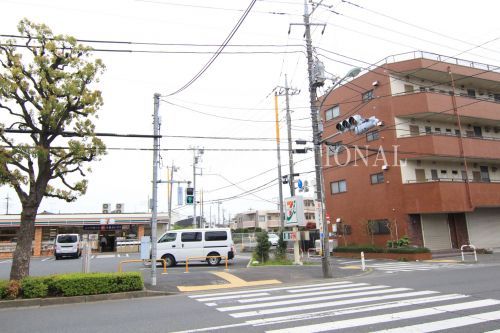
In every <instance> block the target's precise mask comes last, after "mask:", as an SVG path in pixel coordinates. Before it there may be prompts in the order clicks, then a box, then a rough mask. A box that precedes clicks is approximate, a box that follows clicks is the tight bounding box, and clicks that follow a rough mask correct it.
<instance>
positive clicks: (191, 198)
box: [186, 187, 194, 205]
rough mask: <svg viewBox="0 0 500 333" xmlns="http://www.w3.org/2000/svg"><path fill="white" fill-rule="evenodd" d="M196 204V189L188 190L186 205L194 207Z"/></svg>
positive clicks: (189, 188) (188, 188)
mask: <svg viewBox="0 0 500 333" xmlns="http://www.w3.org/2000/svg"><path fill="white" fill-rule="evenodd" d="M193 203H194V188H192V187H187V188H186V205H192V204H193Z"/></svg>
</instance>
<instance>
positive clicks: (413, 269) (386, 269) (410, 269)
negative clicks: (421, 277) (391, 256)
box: [375, 268, 431, 272]
mask: <svg viewBox="0 0 500 333" xmlns="http://www.w3.org/2000/svg"><path fill="white" fill-rule="evenodd" d="M375 269H376V270H378V271H392V272H413V271H430V270H431V269H430V268H401V269H400V268H375Z"/></svg>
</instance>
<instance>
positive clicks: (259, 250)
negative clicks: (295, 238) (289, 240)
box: [253, 232, 271, 262]
mask: <svg viewBox="0 0 500 333" xmlns="http://www.w3.org/2000/svg"><path fill="white" fill-rule="evenodd" d="M270 248H271V244H269V238H268V237H267V232H262V233H260V234H259V235H258V236H257V245H256V246H255V250H254V253H253V254H254V258H255V259H256V260H259V261H261V262H266V261H268V260H269V249H270Z"/></svg>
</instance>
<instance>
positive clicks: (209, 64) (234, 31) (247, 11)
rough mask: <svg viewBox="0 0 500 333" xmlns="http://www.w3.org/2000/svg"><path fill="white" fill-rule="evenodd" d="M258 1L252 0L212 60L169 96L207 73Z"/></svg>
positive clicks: (182, 89)
mask: <svg viewBox="0 0 500 333" xmlns="http://www.w3.org/2000/svg"><path fill="white" fill-rule="evenodd" d="M256 1H257V0H252V1H251V2H250V4H249V5H248V8H247V9H246V10H245V12H244V13H243V15H242V16H241V17H240V19H239V20H238V22H237V23H236V25H235V26H234V28H233V29H232V30H231V32H230V33H229V35H228V36H227V37H226V39H225V40H224V42H222V44H221V45H220V47H219V48H218V49H217V51H216V53H215V54H214V55H213V56H212V57H211V58H210V60H208V62H207V63H206V64H205V65H204V66H203V67H202V68H201V70H200V71H199V72H198V73H197V74H196V75H195V76H193V78H191V80H189V81H188V82H187V83H186V84H184V85H183V86H182V87H181V88H179V89H177V90H176V91H174V92H173V93H170V94H168V96H172V95H176V94H178V93H180V92H181V91H184V90H185V89H187V88H188V87H189V86H191V85H192V84H193V83H194V82H195V81H196V80H198V79H199V78H200V76H202V75H203V73H205V72H206V71H207V69H208V68H209V67H210V66H211V65H212V63H213V62H214V61H215V59H217V58H218V57H219V55H220V54H221V52H222V50H224V48H225V47H226V45H227V44H229V42H230V41H231V39H232V38H233V36H234V35H235V34H236V31H238V29H239V27H240V26H241V25H242V24H243V21H244V20H245V18H246V17H247V16H248V14H249V13H250V10H251V9H252V7H253V6H254V5H255V2H256Z"/></svg>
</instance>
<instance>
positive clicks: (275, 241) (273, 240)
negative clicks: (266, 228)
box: [267, 234, 280, 246]
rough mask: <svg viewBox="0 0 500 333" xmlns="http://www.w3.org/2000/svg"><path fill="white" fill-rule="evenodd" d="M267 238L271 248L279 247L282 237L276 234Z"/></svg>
mask: <svg viewBox="0 0 500 333" xmlns="http://www.w3.org/2000/svg"><path fill="white" fill-rule="evenodd" d="M267 238H268V239H269V244H271V246H278V242H279V241H280V237H279V236H278V235H276V234H268V235H267Z"/></svg>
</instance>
